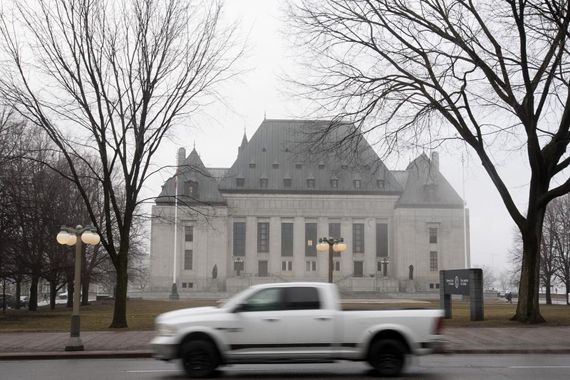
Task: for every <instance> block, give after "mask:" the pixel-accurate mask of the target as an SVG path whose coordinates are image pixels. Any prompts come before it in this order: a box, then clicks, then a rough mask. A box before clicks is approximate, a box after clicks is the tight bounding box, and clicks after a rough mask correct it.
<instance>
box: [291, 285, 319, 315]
mask: <svg viewBox="0 0 570 380" xmlns="http://www.w3.org/2000/svg"><path fill="white" fill-rule="evenodd" d="M320 308H321V302H320V299H319V292H318V290H317V288H313V287H294V288H285V309H286V310H310V309H320Z"/></svg>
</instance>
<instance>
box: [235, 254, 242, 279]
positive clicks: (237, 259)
mask: <svg viewBox="0 0 570 380" xmlns="http://www.w3.org/2000/svg"><path fill="white" fill-rule="evenodd" d="M243 262H244V260H243V257H239V256H238V257H234V263H235V267H236V271H237V276H238V277H239V274H240V271H241V264H243Z"/></svg>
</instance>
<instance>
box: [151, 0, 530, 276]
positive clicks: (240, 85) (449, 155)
mask: <svg viewBox="0 0 570 380" xmlns="http://www.w3.org/2000/svg"><path fill="white" fill-rule="evenodd" d="M282 3H283V1H280V0H227V1H226V18H227V21H228V22H234V21H238V22H239V23H240V30H241V35H242V38H243V39H244V40H245V39H246V38H247V41H248V54H247V56H246V57H245V59H244V60H243V61H242V64H241V68H242V69H247V72H246V73H244V74H242V75H240V76H239V77H238V78H237V79H236V80H234V81H233V82H232V83H228V84H226V85H225V86H224V87H223V88H221V89H220V91H219V92H220V94H221V95H222V97H223V102H215V103H212V104H210V105H208V106H207V107H205V108H204V109H203V111H202V112H201V113H200V114H198V115H194V116H193V117H192V119H190V120H189V121H188V123H187V124H185V125H180V126H177V127H176V129H175V130H174V131H173V133H172V136H171V137H170V140H169V141H166V142H165V143H164V145H163V147H162V149H161V151H160V153H159V155H158V156H157V164H162V165H174V164H175V157H176V153H175V152H176V149H177V148H178V147H184V148H186V149H187V153H189V152H190V150H191V149H192V147H193V145H194V143H195V145H196V150H197V151H198V153H199V154H200V156H201V158H202V160H203V161H204V163H205V165H206V166H208V167H229V166H231V165H232V163H233V161H234V160H235V158H236V155H237V150H238V146H239V144H240V143H241V139H242V136H243V133H244V130H245V131H246V133H247V136H248V138H250V137H251V136H252V134H253V133H254V132H255V130H256V129H257V127H258V126H259V124H260V123H261V122H262V121H263V118H264V115H265V114H266V115H267V118H302V117H303V116H304V112H306V108H307V107H306V105H305V104H304V102H303V100H302V99H299V98H298V97H294V96H291V95H288V94H287V93H286V92H285V91H283V90H284V89H285V87H286V84H285V83H283V82H282V81H281V80H280V79H279V78H280V77H281V76H282V75H283V74H289V75H290V74H291V71H290V70H292V69H293V68H294V67H295V65H296V63H297V62H296V60H295V58H294V57H295V52H294V51H293V50H292V49H291V47H290V45H289V42H288V41H287V39H286V38H285V36H286V35H287V30H286V25H285V23H284V21H283V15H284V13H283V9H282V7H283V4H282ZM293 74H295V73H293ZM297 74H299V75H302V73H300V72H297ZM305 117H306V116H305ZM418 153H419V152H414V153H413V154H407V155H406V154H404V155H403V156H401V157H397V158H396V157H391V158H389V159H388V160H386V164H387V165H388V167H389V168H390V169H405V167H406V165H407V164H408V162H409V160H411V159H413V158H414V157H412V155H416V154H418ZM523 153H524V152H510V153H500V154H499V153H497V157H498V161H499V166H498V169H499V171H500V173H501V174H502V175H503V176H504V177H505V178H506V182H507V184H508V185H509V187H510V188H511V189H512V190H513V192H514V194H515V200H516V201H517V204H518V205H519V206H520V205H524V204H525V199H526V197H527V193H526V191H527V186H526V185H527V183H528V180H527V178H528V172H527V170H526V160H525V158H524V154H523ZM439 154H440V171H441V172H442V173H443V175H444V176H445V177H446V178H447V179H448V181H449V182H450V183H451V184H452V185H453V187H454V188H455V189H456V191H457V192H458V193H459V194H460V195H462V194H463V180H462V173H463V171H462V164H461V161H462V156H463V157H464V161H465V193H466V200H467V205H468V207H469V209H470V212H471V263H472V265H488V266H491V267H494V268H496V271H497V273H498V272H500V271H502V270H504V269H505V268H507V266H508V265H509V257H508V250H509V249H510V247H511V245H512V241H513V230H514V223H513V222H512V221H511V218H510V216H509V215H508V213H507V211H506V209H505V207H504V205H503V203H502V201H501V199H500V197H499V195H498V193H497V191H496V190H495V187H494V186H493V184H492V183H491V181H490V180H489V177H488V176H487V174H486V173H485V172H484V170H483V168H482V166H481V164H480V162H479V160H478V159H477V158H476V157H475V156H474V154H472V153H470V152H469V151H468V150H466V149H463V148H462V146H461V145H457V144H456V145H453V146H452V145H447V146H443V147H441V148H440V149H439ZM170 175H172V171H167V170H166V171H163V172H162V173H161V174H159V175H157V176H156V177H154V178H153V179H152V180H151V181H149V182H148V185H147V187H146V189H145V192H146V194H145V196H149V197H151V196H156V195H158V194H159V192H160V186H161V185H162V184H163V182H164V180H165V179H166V178H168V176H170Z"/></svg>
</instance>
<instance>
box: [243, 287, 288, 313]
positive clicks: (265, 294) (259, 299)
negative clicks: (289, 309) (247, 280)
mask: <svg viewBox="0 0 570 380" xmlns="http://www.w3.org/2000/svg"><path fill="white" fill-rule="evenodd" d="M282 290H283V289H282V288H268V289H263V290H260V291H259V292H257V293H255V294H253V295H252V296H251V297H249V298H248V299H247V301H246V303H245V308H244V310H243V311H273V310H282V309H283V303H282V293H283V292H282Z"/></svg>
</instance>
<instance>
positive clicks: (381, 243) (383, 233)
mask: <svg viewBox="0 0 570 380" xmlns="http://www.w3.org/2000/svg"><path fill="white" fill-rule="evenodd" d="M387 256H388V225H387V224H386V223H378V224H376V257H387Z"/></svg>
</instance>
